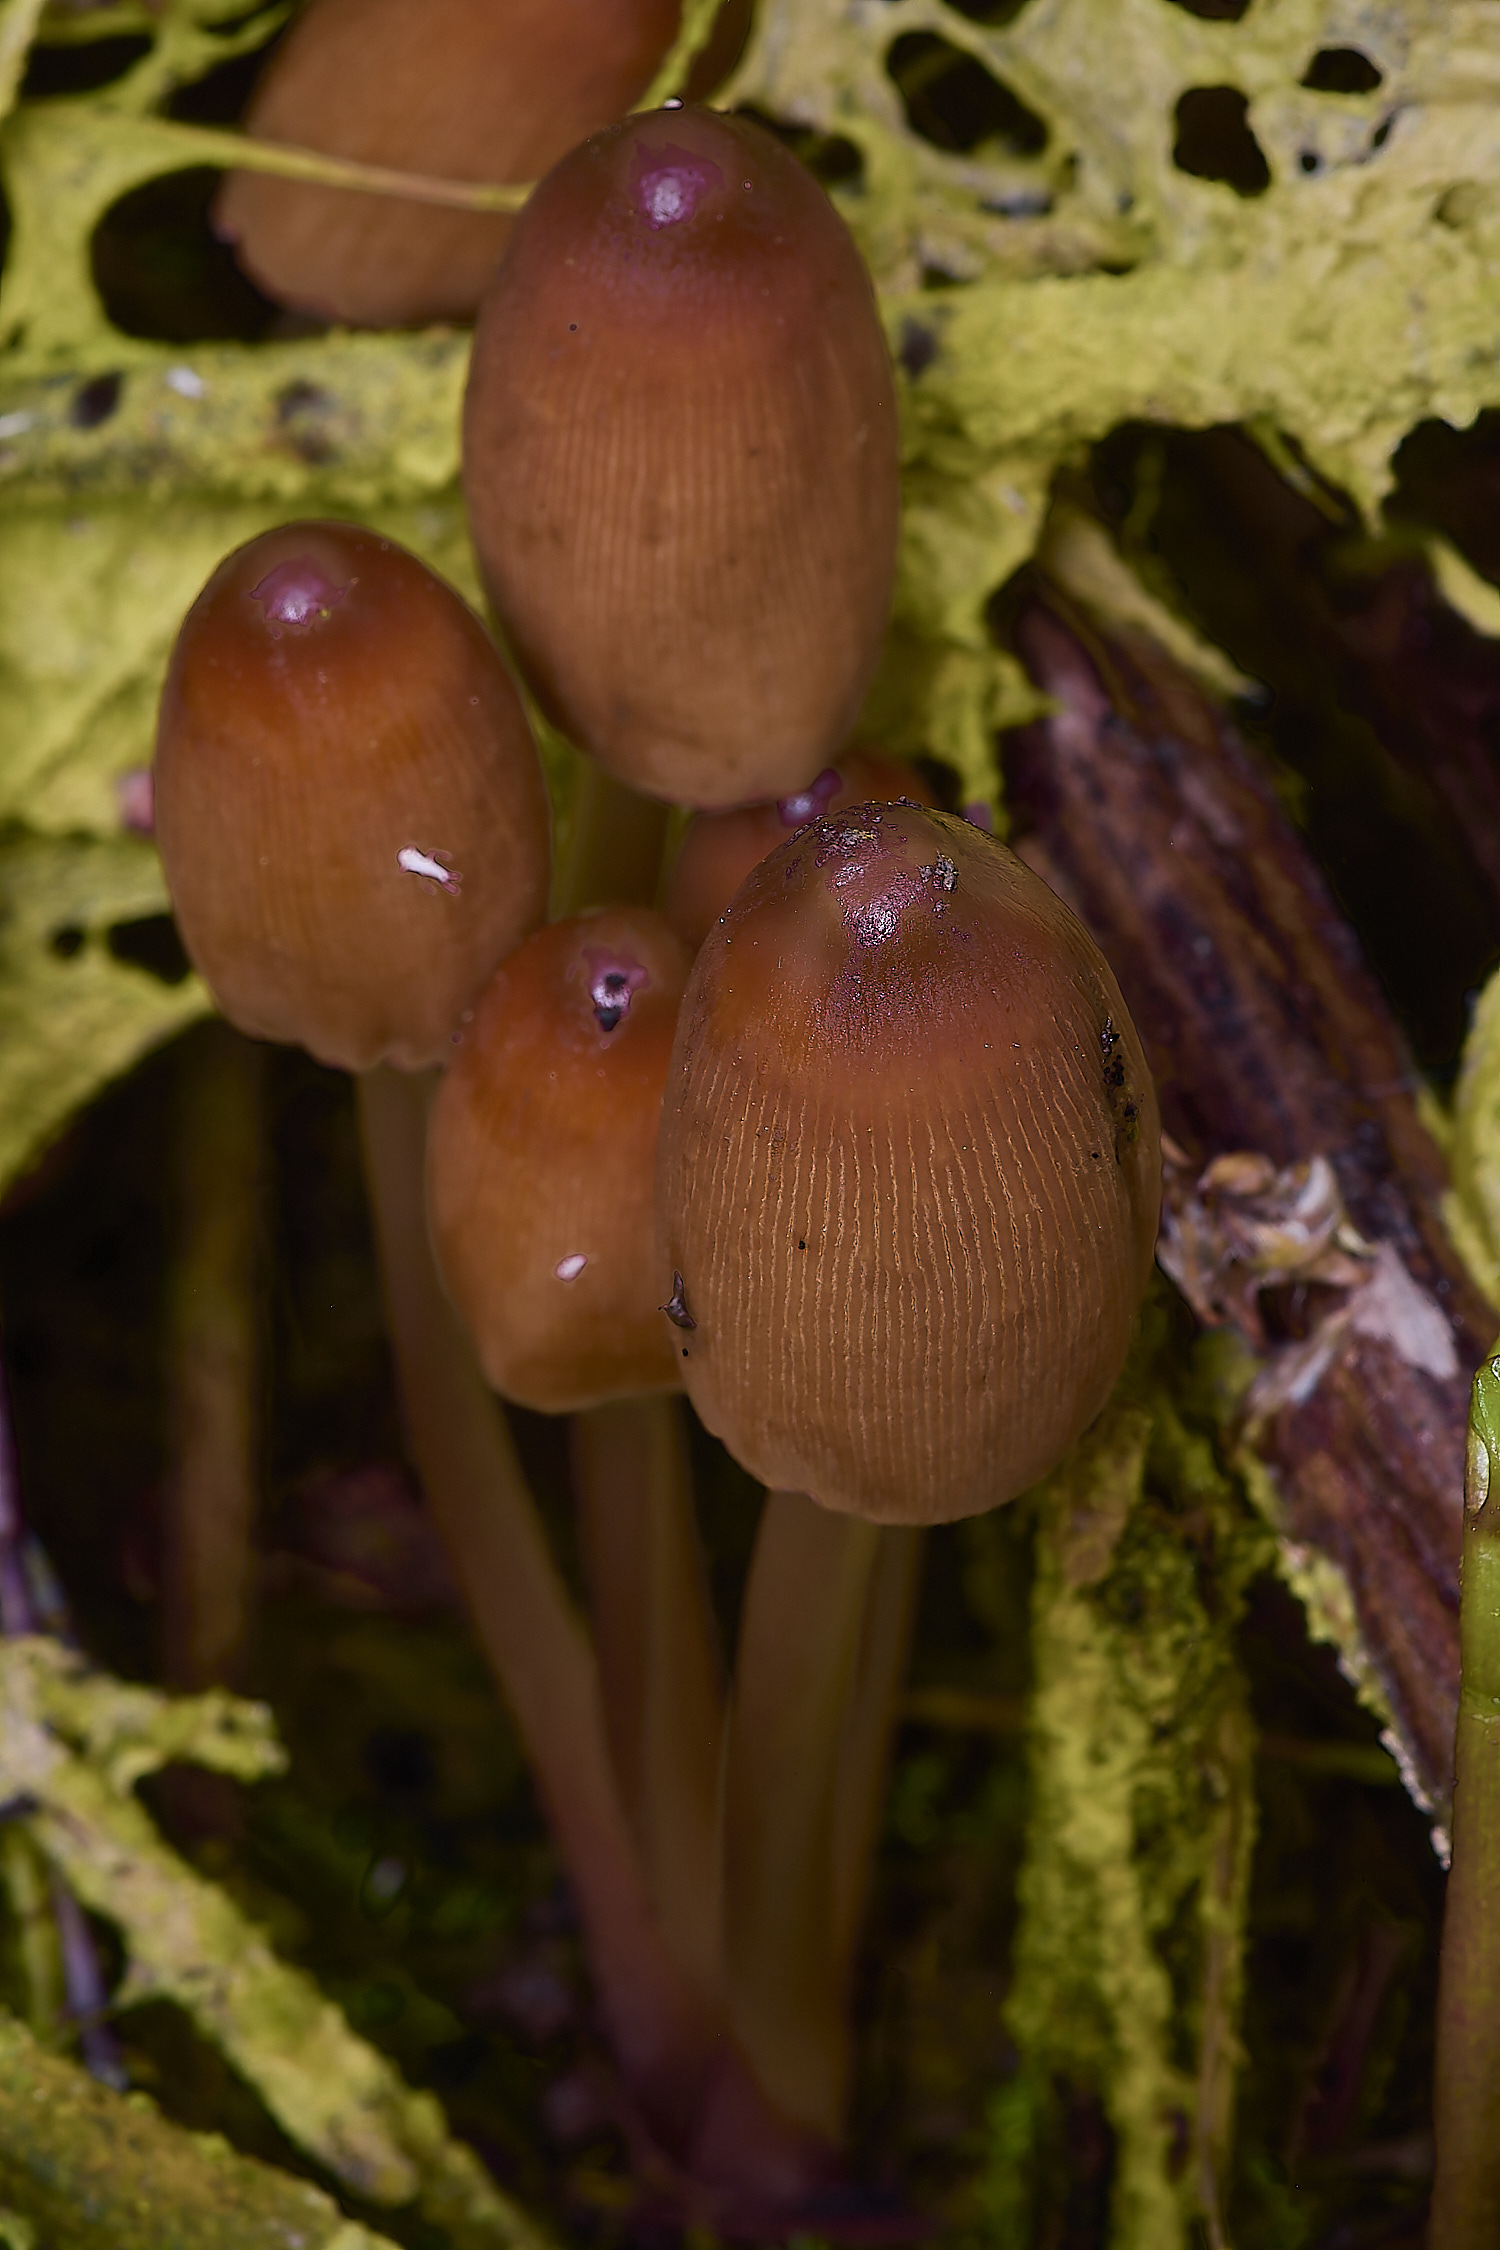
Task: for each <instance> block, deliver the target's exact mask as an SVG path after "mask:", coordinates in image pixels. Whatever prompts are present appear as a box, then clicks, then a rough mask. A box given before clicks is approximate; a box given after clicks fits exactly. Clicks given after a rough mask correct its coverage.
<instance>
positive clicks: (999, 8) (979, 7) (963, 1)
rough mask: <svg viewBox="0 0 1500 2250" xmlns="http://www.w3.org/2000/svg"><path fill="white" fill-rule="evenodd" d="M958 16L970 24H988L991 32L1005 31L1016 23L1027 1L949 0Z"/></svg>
mask: <svg viewBox="0 0 1500 2250" xmlns="http://www.w3.org/2000/svg"><path fill="white" fill-rule="evenodd" d="M948 5H949V7H950V8H952V9H954V10H955V11H956V13H957V14H959V15H961V16H967V17H968V19H969V21H970V23H982V24H987V25H988V26H989V28H990V30H991V31H1003V30H1004V28H1005V26H1006V25H1007V24H1008V23H1014V22H1015V20H1016V18H1017V16H1018V15H1019V14H1020V13H1021V10H1022V9H1023V8H1024V7H1025V6H1026V5H1027V0H948Z"/></svg>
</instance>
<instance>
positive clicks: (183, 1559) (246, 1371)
mask: <svg viewBox="0 0 1500 2250" xmlns="http://www.w3.org/2000/svg"><path fill="white" fill-rule="evenodd" d="M263 1064H264V1057H263V1054H262V1050H261V1049H260V1048H259V1047H258V1046H256V1045H255V1044H254V1043H253V1042H252V1041H251V1040H249V1039H246V1038H245V1037H243V1035H242V1034H241V1033H239V1032H237V1031H234V1030H232V1029H231V1028H230V1026H229V1025H228V1024H225V1023H216V1024H208V1025H205V1026H204V1027H203V1029H202V1030H201V1031H200V1032H199V1033H198V1034H197V1036H196V1037H195V1038H194V1039H193V1041H192V1042H191V1043H190V1045H189V1048H188V1049H187V1051H186V1052H185V1053H184V1055H183V1066H184V1078H183V1083H182V1086H181V1091H180V1094H179V1099H178V1108H177V1120H176V1124H177V1150H176V1167H175V1169H176V1186H177V1198H176V1200H177V1228H178V1245H177V1261H176V1268H175V1271H174V1273H173V1276H172V1302H171V1314H170V1334H171V1347H170V1348H171V1416H172V1425H173V1449H172V1450H173V1463H172V1475H171V1480H170V1483H169V1485H168V1490H167V1500H166V1521H165V1525H164V1527H163V1528H164V1535H165V1536H164V1550H165V1551H164V1557H163V1565H164V1567H163V1603H162V1635H163V1648H162V1660H163V1670H164V1673H165V1676H166V1678H167V1680H168V1681H169V1682H170V1683H171V1685H172V1686H174V1687H179V1688H185V1689H196V1688H205V1687H211V1686H215V1685H224V1684H229V1683H231V1682H233V1681H234V1680H235V1679H236V1677H237V1674H238V1671H239V1666H240V1661H241V1658H242V1656H243V1653H244V1647H245V1639H246V1633H247V1628H248V1623H249V1615H250V1602H251V1593H252V1582H253V1575H254V1556H253V1545H252V1542H253V1536H254V1525H255V1509H256V1482H257V1478H256V1462H255V1405H254V1401H255V1387H256V1366H257V1361H258V1358H259V1352H258V1344H259V1336H258V1333H257V1331H258V1326H259V1322H258V1313H257V1305H256V1266H257V1256H256V1249H257V1242H256V1238H257V1234H258V1230H259V1216H260V1214H259V1204H260V1181H261V1169H262V1145H263V1133H262V1080H263V1075H264V1071H263Z"/></svg>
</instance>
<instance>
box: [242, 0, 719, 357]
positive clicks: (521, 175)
mask: <svg viewBox="0 0 1500 2250" xmlns="http://www.w3.org/2000/svg"><path fill="white" fill-rule="evenodd" d="M678 15H679V8H678V4H677V0H313V4H312V5H311V6H310V7H309V8H308V9H307V10H306V11H305V13H304V14H302V15H301V16H299V17H298V19H297V21H296V22H295V23H294V24H293V26H292V28H291V30H290V32H289V33H288V34H287V37H286V39H285V41H284V43H283V44H282V46H281V47H280V48H279V50H278V51H277V54H276V56H275V58H274V60H273V61H272V63H271V65H270V67H269V68H268V70H267V71H266V74H265V76H264V78H263V79H262V80H261V82H260V84H259V85H258V86H257V88H256V92H255V97H254V100H253V101H252V103H251V105H250V110H249V114H248V116H247V118H246V120H245V124H246V130H247V131H248V132H250V133H252V134H253V135H254V136H255V137H256V138H257V139H258V140H266V141H284V142H288V143H290V144H291V145H292V146H294V147H301V148H313V149H318V150H320V151H322V152H323V153H325V154H327V155H330V156H342V157H351V158H355V159H357V160H358V161H359V162H361V163H364V164H384V165H390V166H392V167H393V168H394V169H396V170H399V171H407V172H425V173H428V174H433V175H436V176H437V177H439V178H442V179H460V180H486V181H509V180H517V181H519V180H534V179H537V178H539V177H540V175H541V174H542V173H543V172H545V171H547V170H548V169H549V167H550V166H551V165H553V164H555V163H556V162H557V160H558V158H559V157H560V156H563V155H565V154H566V152H567V151H568V150H569V149H570V148H572V147H573V146H574V144H575V143H576V142H578V141H580V140H582V139H583V137H584V135H585V134H586V133H592V132H596V131H597V130H598V128H599V127H600V126H601V125H607V124H609V123H610V121H611V120H612V119H613V118H616V117H619V116H621V115H623V113H624V112H625V111H626V110H628V109H629V108H630V106H631V104H632V103H633V102H635V101H638V100H639V99H640V97H641V95H642V94H643V93H644V92H645V90H646V88H647V86H648V85H649V84H650V81H651V77H652V74H653V72H654V71H655V70H656V68H657V65H658V64H659V63H660V61H661V59H662V56H663V55H664V54H665V53H666V50H667V48H668V47H669V46H670V44H671V42H672V39H673V37H674V36H675V34H676V30H677V22H678ZM731 59H732V58H731ZM215 221H216V224H217V226H218V228H219V230H220V232H221V233H223V234H225V235H227V236H228V237H229V238H230V239H231V240H233V241H234V242H235V243H236V246H237V255H238V257H239V259H240V263H241V264H242V265H243V266H244V267H245V269H246V271H247V272H248V273H249V274H250V275H251V277H252V278H253V279H254V280H255V281H256V282H257V283H258V284H259V286H260V287H261V288H262V289H264V290H265V292H266V293H267V295H268V296H271V297H274V298H275V299H276V300H277V301H278V302H279V303H281V304H286V305H292V306H295V307H297V308H299V309H300V310H302V311H305V312H310V313H315V314H317V315H318V316H319V317H320V318H323V319H327V320H340V321H352V322H354V323H356V324H358V325H361V326H365V327H383V326H396V325H401V324H404V323H407V322H414V321H424V320H450V319H467V318H469V317H470V315H472V313H473V311H474V309H475V307H476V306H477V305H478V303H479V300H480V298H481V297H482V296H483V294H484V291H485V289H486V287H487V286H488V284H489V282H490V279H491V277H492V275H493V274H494V271H495V267H496V265H497V264H498V262H499V259H500V255H501V252H502V251H503V250H504V248H505V244H506V241H507V239H508V237H509V235H510V230H511V227H512V226H513V224H514V220H513V218H512V217H511V216H510V215H509V214H508V213H500V212H495V213H488V212H475V211H445V210H443V209H441V208H440V207H439V206H436V205H433V204H424V203H415V202H409V201H405V200H403V199H402V198H400V197H397V196H376V195H366V194H364V193H361V192H356V191H352V190H350V189H347V188H324V187H312V186H307V185H304V184H303V183H301V182H300V181H295V180H280V179H275V178H273V177H272V176H271V175H269V174H268V173H265V172H231V173H230V175H229V178H228V180H227V182H226V183H225V186H224V188H223V190H222V192H221V194H220V196H219V199H218V203H217V205H216V207H215Z"/></svg>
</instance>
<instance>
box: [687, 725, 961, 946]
mask: <svg viewBox="0 0 1500 2250" xmlns="http://www.w3.org/2000/svg"><path fill="white" fill-rule="evenodd" d="M898 797H905V798H907V799H908V800H909V801H911V802H912V803H914V804H918V805H935V804H936V802H937V800H936V799H935V798H934V796H933V794H932V792H931V790H930V789H929V788H928V786H927V784H926V782H925V781H924V780H923V779H922V776H921V775H920V774H919V773H918V772H917V770H916V768H915V767H914V766H911V765H908V764H907V763H906V762H905V760H904V759H899V758H886V757H882V756H881V754H880V752H879V751H877V750H846V751H845V753H844V755H843V756H842V757H841V758H840V760H839V762H838V765H837V766H836V767H835V766H825V767H824V769H823V771H822V772H821V773H820V774H819V775H818V776H817V778H816V779H815V780H813V781H810V782H809V783H808V784H807V787H806V788H805V789H795V790H793V791H792V793H791V795H790V796H787V797H777V798H776V799H774V800H773V802H772V803H770V804H768V805H745V806H742V807H741V808H740V810H739V811H737V812H723V813H695V814H694V815H693V818H692V819H691V820H690V821H689V822H688V824H687V828H686V830H685V831H684V833H683V838H682V844H681V847H680V848H679V850H678V853H677V858H676V860H675V861H674V863H673V866H672V873H671V876H670V878H669V879H668V883H667V894H666V899H665V901H664V904H663V911H664V912H665V914H666V917H667V920H668V921H669V922H670V923H671V925H672V927H673V929H674V930H675V931H676V932H677V935H678V936H679V937H680V938H681V939H682V940H683V941H684V943H685V944H687V945H690V946H692V947H693V948H694V950H695V951H696V949H697V948H698V947H699V946H700V945H701V944H702V943H703V940H704V939H705V938H706V937H707V935H708V933H709V931H710V930H711V929H712V928H713V926H714V924H715V922H717V920H718V919H719V916H720V915H721V914H722V913H723V912H724V909H725V908H726V907H727V906H728V904H729V901H730V900H731V899H732V898H733V896H734V894H735V892H736V891H737V890H738V889H739V887H740V885H741V883H743V882H744V880H745V877H746V876H747V875H748V874H749V873H750V870H751V869H752V868H753V867H758V866H759V865H760V863H761V861H762V860H763V859H764V858H765V856H766V854H767V852H773V851H775V849H776V846H777V845H778V844H784V843H785V842H786V840H787V837H788V836H789V835H792V834H793V833H795V831H796V830H797V829H799V828H805V827H806V826H807V823H808V822H809V821H810V820H818V819H821V818H822V817H823V816H824V815H825V814H827V813H834V812H842V810H843V809H844V807H845V806H846V805H862V804H867V803H873V804H890V803H892V802H893V801H894V800H895V799H896V798H898Z"/></svg>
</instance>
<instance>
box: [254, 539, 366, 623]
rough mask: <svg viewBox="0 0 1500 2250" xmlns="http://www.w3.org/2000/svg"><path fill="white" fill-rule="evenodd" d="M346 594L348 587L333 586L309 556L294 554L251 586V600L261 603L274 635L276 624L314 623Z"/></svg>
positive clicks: (325, 573)
mask: <svg viewBox="0 0 1500 2250" xmlns="http://www.w3.org/2000/svg"><path fill="white" fill-rule="evenodd" d="M348 591H349V588H348V586H347V585H345V586H336V585H335V584H334V582H333V580H332V579H331V578H330V577H329V575H328V573H327V571H326V570H325V569H324V568H323V566H322V564H321V563H320V562H316V561H314V559H313V557H312V556H311V555H294V556H293V557H292V559H291V561H290V562H284V563H278V564H277V565H276V568H275V569H274V570H273V571H269V572H268V573H267V575H266V576H265V577H264V578H263V579H262V580H261V582H260V584H259V585H258V586H252V587H251V589H250V599H251V601H253V602H259V603H260V604H261V606H262V608H263V609H264V610H265V613H266V623H267V624H268V625H269V626H270V627H271V629H272V632H273V633H274V632H275V629H276V627H277V626H278V625H315V624H317V623H318V622H319V620H320V619H322V618H324V617H326V616H327V615H328V613H329V611H330V610H331V609H333V608H334V606H335V605H336V604H337V603H339V602H341V601H342V600H343V598H344V596H345V595H346V594H347V593H348Z"/></svg>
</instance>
